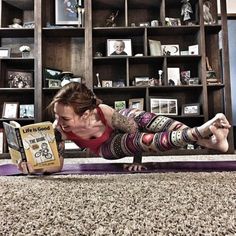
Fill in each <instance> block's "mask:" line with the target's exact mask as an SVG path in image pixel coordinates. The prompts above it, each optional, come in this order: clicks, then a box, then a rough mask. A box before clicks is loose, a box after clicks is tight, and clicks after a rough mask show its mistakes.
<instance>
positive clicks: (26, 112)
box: [20, 104, 34, 118]
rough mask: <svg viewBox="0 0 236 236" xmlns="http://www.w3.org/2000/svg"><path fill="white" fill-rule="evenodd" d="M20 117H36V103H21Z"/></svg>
mask: <svg viewBox="0 0 236 236" xmlns="http://www.w3.org/2000/svg"><path fill="white" fill-rule="evenodd" d="M20 118H34V105H33V104H24V105H22V104H21V105H20Z"/></svg>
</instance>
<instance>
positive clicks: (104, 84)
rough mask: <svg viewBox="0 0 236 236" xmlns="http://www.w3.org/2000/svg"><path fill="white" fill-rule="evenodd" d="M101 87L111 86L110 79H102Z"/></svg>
mask: <svg viewBox="0 0 236 236" xmlns="http://www.w3.org/2000/svg"><path fill="white" fill-rule="evenodd" d="M102 87H104V88H111V87H112V80H102Z"/></svg>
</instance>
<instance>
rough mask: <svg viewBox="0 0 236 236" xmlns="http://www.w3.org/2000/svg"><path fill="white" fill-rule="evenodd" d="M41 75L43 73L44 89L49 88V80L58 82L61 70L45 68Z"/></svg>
mask: <svg viewBox="0 0 236 236" xmlns="http://www.w3.org/2000/svg"><path fill="white" fill-rule="evenodd" d="M43 73H44V81H45V87H49V80H60V81H61V73H62V70H60V69H55V68H49V67H45V68H44V72H43ZM51 84H52V82H51ZM59 87H60V86H59Z"/></svg>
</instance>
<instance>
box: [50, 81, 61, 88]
mask: <svg viewBox="0 0 236 236" xmlns="http://www.w3.org/2000/svg"><path fill="white" fill-rule="evenodd" d="M48 87H49V88H60V87H61V81H60V80H57V79H48Z"/></svg>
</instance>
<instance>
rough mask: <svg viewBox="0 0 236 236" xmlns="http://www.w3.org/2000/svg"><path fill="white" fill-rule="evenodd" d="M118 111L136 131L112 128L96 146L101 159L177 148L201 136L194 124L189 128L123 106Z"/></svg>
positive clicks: (167, 119)
mask: <svg viewBox="0 0 236 236" xmlns="http://www.w3.org/2000/svg"><path fill="white" fill-rule="evenodd" d="M120 113H121V114H122V115H124V116H126V117H128V118H131V119H134V120H135V122H136V123H137V124H138V129H139V131H138V132H136V133H134V134H128V133H121V132H114V133H113V134H112V135H111V137H110V138H109V140H107V141H106V142H105V143H104V144H103V145H102V146H101V148H100V156H102V157H103V158H105V159H119V158H122V157H125V156H132V155H134V154H138V153H142V152H152V153H155V152H157V151H158V150H159V151H166V150H170V149H177V148H180V147H184V146H186V145H187V144H193V143H195V142H196V141H197V140H198V138H199V137H201V135H200V134H199V132H198V130H197V128H189V127H187V126H186V125H184V124H183V123H181V122H178V121H175V120H173V119H171V118H168V117H165V116H162V115H156V114H154V113H150V112H145V111H137V110H135V109H124V110H121V111H120Z"/></svg>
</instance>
